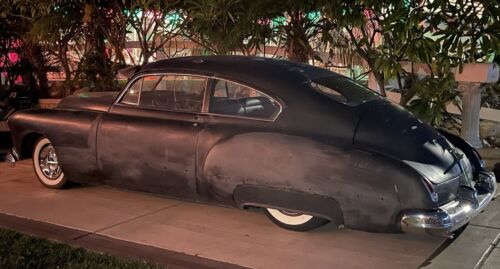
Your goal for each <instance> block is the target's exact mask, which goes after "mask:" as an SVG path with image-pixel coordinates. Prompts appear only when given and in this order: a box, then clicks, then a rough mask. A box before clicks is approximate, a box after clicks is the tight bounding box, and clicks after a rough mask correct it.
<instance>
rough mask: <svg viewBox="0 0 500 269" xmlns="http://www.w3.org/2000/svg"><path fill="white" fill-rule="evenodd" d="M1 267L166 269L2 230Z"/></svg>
mask: <svg viewBox="0 0 500 269" xmlns="http://www.w3.org/2000/svg"><path fill="white" fill-rule="evenodd" d="M0 268H9V269H18V268H19V269H21V268H22V269H38V268H40V269H52V268H54V269H55V268H57V269H66V268H67V269H107V268H134V269H159V268H164V267H162V266H159V265H155V264H152V263H149V262H146V261H140V260H132V259H127V258H119V257H115V256H111V255H108V254H103V253H97V252H93V251H90V250H86V249H83V248H76V247H72V246H70V245H66V244H62V243H56V242H52V241H49V240H46V239H42V238H37V237H33V236H29V235H24V234H21V233H18V232H14V231H10V230H4V229H0Z"/></svg>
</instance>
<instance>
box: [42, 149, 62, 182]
mask: <svg viewBox="0 0 500 269" xmlns="http://www.w3.org/2000/svg"><path fill="white" fill-rule="evenodd" d="M38 161H39V164H40V170H42V173H43V175H44V176H46V177H47V178H48V179H57V178H58V177H59V176H60V175H61V173H62V169H61V166H59V162H58V161H57V155H56V151H55V149H54V147H53V146H52V144H47V145H45V146H43V148H42V150H40V155H38Z"/></svg>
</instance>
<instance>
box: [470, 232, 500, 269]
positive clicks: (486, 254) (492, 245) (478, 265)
mask: <svg viewBox="0 0 500 269" xmlns="http://www.w3.org/2000/svg"><path fill="white" fill-rule="evenodd" d="M499 241H500V233H499V234H497V236H496V237H495V239H494V240H493V242H491V243H490V245H489V246H488V248H487V249H486V250H485V251H484V253H483V255H481V258H480V259H479V261H478V262H477V263H476V265H475V266H474V268H473V269H479V268H481V267H482V266H483V264H484V261H486V259H487V258H488V257H489V256H490V254H491V252H492V251H493V249H494V248H495V247H496V246H497V245H498V242H499Z"/></svg>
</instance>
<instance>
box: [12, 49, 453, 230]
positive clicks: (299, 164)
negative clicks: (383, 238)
mask: <svg viewBox="0 0 500 269" xmlns="http://www.w3.org/2000/svg"><path fill="white" fill-rule="evenodd" d="M157 72H173V73H181V74H198V75H204V76H209V77H211V76H216V77H220V78H227V79H230V80H233V81H237V82H239V83H242V84H245V85H249V86H251V87H254V88H256V89H258V90H260V91H262V92H264V93H266V94H268V95H270V96H272V97H274V98H276V99H277V100H280V102H281V103H282V106H283V111H282V113H281V115H280V116H279V117H278V118H277V119H276V121H274V122H271V121H261V120H252V119H243V118H234V117H227V116H220V115H213V114H210V113H203V112H202V113H178V112H172V111H161V110H152V109H146V108H136V107H129V106H123V105H118V104H115V105H112V103H113V102H112V101H113V99H114V98H115V96H116V94H98V95H95V94H85V95H83V96H76V97H70V98H67V99H65V100H63V102H62V103H61V104H60V105H59V107H58V108H57V109H54V110H30V111H24V112H18V113H16V114H15V115H13V116H12V117H11V119H10V120H9V126H10V128H11V130H12V134H13V140H14V145H15V147H16V149H18V151H19V152H21V147H22V145H23V138H24V137H26V136H27V135H29V134H32V133H38V134H42V135H44V136H46V137H48V138H49V139H50V140H51V141H52V142H53V144H54V146H55V148H56V150H57V152H58V155H59V158H60V161H61V164H62V167H63V170H64V172H65V173H66V175H67V176H68V177H69V179H70V180H74V181H83V182H85V181H88V180H97V181H102V182H105V183H108V184H113V185H118V186H122V187H126V188H131V189H136V190H142V191H148V192H154V193H160V194H166V195H169V196H177V197H182V198H190V199H194V200H203V201H208V202H216V203H221V204H225V205H231V206H238V207H242V206H244V205H261V206H275V207H278V208H282V209H287V210H296V211H299V212H304V213H308V214H312V215H319V216H323V217H326V218H328V219H330V220H333V221H335V222H336V223H337V224H342V223H343V224H345V226H347V227H351V228H356V229H363V230H368V231H384V232H386V231H397V229H398V227H397V222H398V217H399V215H400V214H401V212H402V211H404V210H408V209H429V210H430V209H436V208H437V207H438V205H439V204H442V203H444V202H446V201H449V200H451V199H453V198H454V196H455V195H456V192H457V191H458V183H457V182H458V181H457V180H455V179H453V176H456V173H457V171H456V170H453V171H452V172H451V173H450V174H449V175H445V176H443V175H442V174H443V171H444V169H445V167H446V166H447V165H449V164H450V160H451V159H450V155H449V152H448V149H447V148H446V147H445V146H444V145H443V144H442V141H441V140H442V139H444V138H442V136H441V135H440V134H439V133H438V132H436V131H435V130H434V129H432V128H431V127H429V126H427V125H425V124H424V123H422V122H419V121H418V120H417V119H415V118H414V117H413V116H412V115H411V114H409V113H408V112H407V111H405V110H404V109H402V108H399V107H397V106H395V105H393V104H390V103H389V102H388V101H386V100H384V99H382V98H380V99H379V100H376V101H372V102H367V103H364V104H361V105H358V106H348V105H345V104H342V103H339V102H336V101H335V100H332V99H330V98H328V97H326V96H324V95H322V94H320V93H318V92H317V91H314V90H312V89H311V88H310V86H309V83H308V82H309V81H310V80H311V79H313V78H315V77H320V76H325V75H328V76H332V75H333V76H337V75H336V74H334V73H331V72H329V71H326V70H324V69H319V68H315V67H311V66H308V65H301V64H295V63H291V62H287V61H278V60H270V59H263V58H257V57H227V56H222V57H185V58H178V59H169V60H164V61H159V62H155V63H151V64H148V65H145V66H144V67H142V68H141V69H140V70H138V73H137V74H136V75H135V76H137V75H140V74H147V73H157ZM131 79H134V77H132V78H131ZM208 90H209V91H210V89H208ZM206 96H210V92H208V93H207V94H206ZM208 101H209V100H208ZM440 141H441V142H440ZM25 157H26V156H25ZM451 161H452V160H451ZM415 163H416V164H430V165H434V166H435V167H436V169H435V170H433V171H432V172H433V173H434V174H429V172H428V171H423V170H422V169H419V168H418V166H417V165H415ZM429 175H430V176H431V178H430V179H429V178H428V179H429V180H431V181H433V180H434V183H433V188H434V189H435V190H436V191H437V192H438V193H439V195H440V198H439V199H440V200H439V202H438V203H436V202H433V201H431V199H430V196H429V193H428V191H427V190H426V188H425V186H424V184H423V179H424V177H429ZM243 189H244V190H245V191H241V190H243ZM270 189H271V190H273V191H272V192H269V191H268V190H270ZM235 190H240V191H236V193H235ZM259 190H266V191H262V192H259ZM252 193H254V194H255V193H258V195H257V194H255V195H253V194H252ZM293 194H297V196H296V199H292V198H290V197H291V195H293ZM235 195H236V197H235ZM238 195H241V196H238ZM266 196H267V198H266ZM270 196H272V197H270ZM252 197H255V200H254V201H252ZM276 197H286V200H279V199H278V200H276ZM304 197H308V198H307V199H305V198H304ZM324 199H326V200H324ZM273 201H274V203H275V204H273ZM283 201H289V202H288V203H284V202H283ZM322 201H331V202H329V203H328V205H325V206H321V207H319V206H318V204H321V203H322ZM325 208H326V209H325ZM328 208H330V209H328ZM333 208H335V209H333ZM339 212H340V213H339ZM339 218H342V219H339Z"/></svg>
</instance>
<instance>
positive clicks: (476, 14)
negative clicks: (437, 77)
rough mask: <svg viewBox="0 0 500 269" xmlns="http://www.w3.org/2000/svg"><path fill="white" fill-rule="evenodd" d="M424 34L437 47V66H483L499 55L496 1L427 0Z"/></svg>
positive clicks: (499, 15) (498, 6)
mask: <svg viewBox="0 0 500 269" xmlns="http://www.w3.org/2000/svg"><path fill="white" fill-rule="evenodd" d="M428 2H429V3H428V5H427V8H428V11H427V12H426V17H427V19H426V23H427V26H426V31H427V32H429V33H432V36H433V38H434V39H436V43H437V44H439V49H438V52H439V54H440V55H439V56H440V57H441V58H444V59H445V61H442V62H441V66H444V67H448V66H452V67H453V66H459V67H460V68H462V66H463V64H464V63H475V62H485V61H488V59H491V57H490V55H492V54H493V55H494V54H498V53H499V52H500V4H499V2H498V0H483V1H477V0H476V1H475V0H457V1H448V0H436V1H430V0H428Z"/></svg>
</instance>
